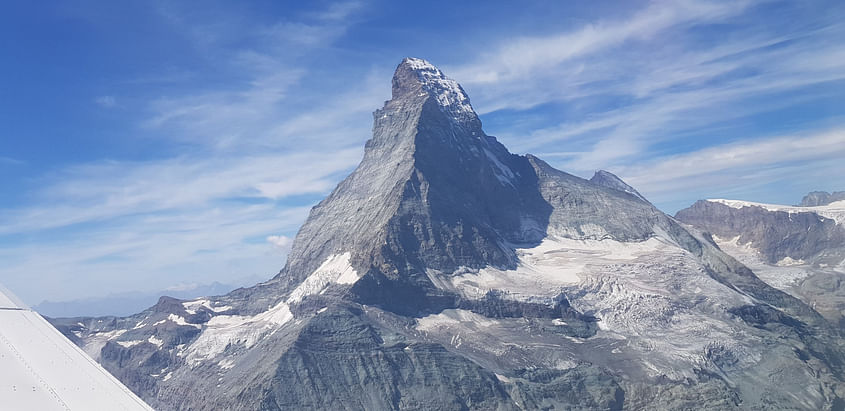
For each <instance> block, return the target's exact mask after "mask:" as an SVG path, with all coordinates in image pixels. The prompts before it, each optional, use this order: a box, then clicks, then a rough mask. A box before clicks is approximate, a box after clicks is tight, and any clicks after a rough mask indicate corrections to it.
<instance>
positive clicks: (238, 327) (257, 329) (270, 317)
mask: <svg viewBox="0 0 845 411" xmlns="http://www.w3.org/2000/svg"><path fill="white" fill-rule="evenodd" d="M292 319H293V314H292V313H291V312H290V308H289V307H288V305H287V304H286V303H285V302H280V303H278V304H276V305H275V306H274V307H272V308H270V309H269V310H267V311H264V312H262V313H259V314H257V315H254V316H241V315H218V316H215V317H212V318H211V319H210V320H209V321H208V323H206V325H205V329H204V330H203V331H202V333H201V334H200V336H199V337H198V338H197V339H196V340H195V341H194V342H193V343H191V345H189V346H188V347H187V348H186V349H185V351H184V353H183V354H182V355H185V356H186V361H187V362H188V364H190V365H192V366H194V365H197V364H199V363H201V362H202V361H204V360H207V359H210V358H213V357H215V356H216V355H218V354H221V353H223V352H224V351H225V350H226V348H227V347H229V346H236V345H242V346H244V347H245V348H250V347H252V346H253V345H255V343H257V342H258V341H259V340H260V339H262V338H264V337H265V336H267V335H268V334H272V333H274V332H276V331H277V330H278V329H279V328H280V327H281V326H282V325H284V324H285V323H287V322H288V321H290V320H292Z"/></svg>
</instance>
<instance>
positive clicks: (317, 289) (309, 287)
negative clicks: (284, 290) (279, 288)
mask: <svg viewBox="0 0 845 411" xmlns="http://www.w3.org/2000/svg"><path fill="white" fill-rule="evenodd" d="M350 257H352V254H351V253H349V252H346V253H343V254H334V255H331V256H330V257H329V258H327V259H326V261H324V262H323V264H321V265H320V266H319V267H317V269H316V270H314V272H313V273H311V275H309V276H308V278H306V279H305V280H304V281H303V282H302V283H301V284H299V286H298V287H296V288H295V289H294V290H293V291H291V293H290V296H289V297H288V299H287V302H288V304H294V303H298V302H300V301H302V299H303V298H304V297H305V296H308V295H313V294H320V293H322V292H323V291H325V289H326V287H327V286H328V285H329V284H332V283H335V284H354V283H355V282H356V281H358V273H357V272H356V271H355V269H354V268H352V265H351V264H350V263H349V258H350Z"/></svg>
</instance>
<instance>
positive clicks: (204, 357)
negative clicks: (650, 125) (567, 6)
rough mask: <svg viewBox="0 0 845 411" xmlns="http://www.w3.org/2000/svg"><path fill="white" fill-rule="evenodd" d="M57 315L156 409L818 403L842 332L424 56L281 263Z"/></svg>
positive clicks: (837, 368)
mask: <svg viewBox="0 0 845 411" xmlns="http://www.w3.org/2000/svg"><path fill="white" fill-rule="evenodd" d="M54 324H56V325H57V327H59V328H60V329H62V330H64V332H65V333H66V334H67V335H69V336H71V337H72V338H74V340H75V341H76V342H77V343H78V344H80V345H81V346H82V347H84V348H85V349H86V350H87V351H88V352H90V353H92V354H93V355H95V356H96V357H97V358H98V360H99V361H100V362H101V363H102V364H103V365H104V366H105V367H106V368H107V369H109V370H110V371H112V372H113V373H115V375H116V376H118V378H120V379H121V380H122V381H124V382H125V383H126V384H127V385H128V386H129V387H131V388H132V389H133V390H135V391H136V392H137V393H139V395H141V396H142V397H143V398H144V399H145V400H147V401H149V402H150V403H151V404H152V405H153V406H155V407H157V408H159V409H294V408H295V409H350V410H357V409H408V410H410V409H444V410H447V409H448V410H452V409H484V410H492V409H498V410H511V409H645V408H648V409H683V408H702V407H708V408H713V409H736V408H750V409H754V408H757V409H774V408H788V409H796V408H798V409H831V408H836V407H840V406H841V405H842V400H841V399H840V398H841V397H842V396H843V395H845V392H843V387H842V379H841V378H842V371H843V370H842V363H841V361H842V358H843V355H842V353H843V350H842V347H841V341H839V340H832V339H830V338H829V337H828V335H829V333H828V328H827V327H828V324H827V323H826V322H825V321H824V320H823V319H822V318H821V317H820V316H819V315H818V314H817V313H816V312H815V311H813V310H812V309H810V308H809V307H807V306H806V305H805V304H804V303H802V302H801V301H799V300H798V299H796V298H794V297H792V296H790V295H788V294H786V293H783V292H781V291H779V290H777V289H774V288H772V287H771V286H769V285H767V284H766V283H764V282H763V281H761V280H760V279H759V278H757V277H756V276H755V275H754V273H752V272H751V271H750V270H749V269H748V268H747V267H745V266H743V265H742V264H740V263H738V262H737V261H736V260H735V259H733V258H732V257H730V256H728V255H727V254H725V253H724V252H722V251H721V250H720V249H719V248H718V247H717V246H716V245H715V244H714V243H713V242H712V241H711V239H710V238H709V237H707V236H705V235H703V234H701V233H699V232H698V231H696V230H691V229H687V228H684V227H683V226H682V225H680V224H679V223H677V222H676V221H675V220H674V219H672V218H671V217H669V216H666V215H665V214H663V213H662V212H660V211H659V210H657V209H656V208H655V207H654V206H652V205H651V204H650V203H649V202H648V201H646V200H645V199H644V198H643V197H642V196H641V195H639V193H637V192H636V190H634V189H633V188H631V187H630V186H628V185H627V184H625V183H624V182H622V180H620V179H619V178H618V177H616V176H613V175H612V174H610V173H606V172H600V173H599V174H597V175H596V176H595V177H594V178H593V179H592V180H585V179H582V178H579V177H576V176H573V175H570V174H567V173H564V172H561V171H558V170H556V169H554V168H552V167H551V166H549V165H548V164H546V163H545V162H543V161H542V160H540V159H538V158H536V157H533V156H530V155H527V156H520V155H514V154H511V153H510V152H508V150H507V149H506V148H505V147H504V146H503V145H502V144H500V143H499V142H498V141H497V140H496V139H495V138H494V137H491V136H488V135H486V134H485V133H484V132H483V130H482V128H481V122H480V120H479V119H478V117H477V115H476V114H475V112H474V111H473V109H472V106H471V104H470V101H469V98H468V97H467V95H466V93H465V92H464V90H463V89H462V88H461V87H460V85H458V83H456V82H455V81H453V80H451V79H449V78H447V77H446V76H445V75H444V74H443V73H442V72H441V71H440V70H439V69H437V68H436V67H434V66H433V65H431V64H430V63H428V62H426V61H424V60H420V59H412V58H408V59H405V60H403V61H402V63H401V64H400V65H399V66H398V67H397V69H396V73H395V75H394V77H393V92H392V98H391V100H389V101H387V102H386V103H385V105H384V107H383V108H381V109H379V110H377V111H376V112H375V113H374V127H373V137H372V139H370V140H369V141H368V142H367V144H366V148H365V154H364V158H363V160H362V161H361V164H360V165H359V166H358V168H356V170H355V171H353V172H352V174H351V175H349V176H348V177H347V178H346V179H345V180H344V181H342V182H341V183H340V184H338V186H337V187H336V188H335V190H334V191H333V192H332V193H331V194H330V195H329V196H328V197H326V199H325V200H323V201H322V202H320V203H319V204H318V205H317V206H315V207H314V208H313V209H312V210H311V213H310V215H309V217H308V219H307V221H306V222H305V224H304V225H303V226H302V228H301V229H300V231H299V233H298V234H297V236H296V239H295V241H294V245H293V248H292V250H291V253H290V255H289V256H288V260H287V263H286V265H285V267H284V268H283V269H282V270H281V272H280V273H279V274H278V275H277V276H275V277H274V278H272V279H270V280H269V281H267V282H264V283H261V284H258V285H256V286H254V287H250V288H244V289H239V290H236V291H234V292H232V293H230V294H227V295H224V296H218V297H210V298H206V299H197V300H191V301H182V300H176V299H171V298H166V297H163V298H162V299H161V300H160V301H159V303H158V304H157V305H156V306H154V307H152V308H150V309H148V310H146V311H144V312H142V313H139V314H137V315H134V316H130V317H125V318H85V319H60V320H54Z"/></svg>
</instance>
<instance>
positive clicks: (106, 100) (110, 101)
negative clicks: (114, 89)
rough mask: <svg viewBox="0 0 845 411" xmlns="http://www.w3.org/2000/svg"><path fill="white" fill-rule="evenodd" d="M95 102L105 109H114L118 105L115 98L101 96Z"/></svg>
mask: <svg viewBox="0 0 845 411" xmlns="http://www.w3.org/2000/svg"><path fill="white" fill-rule="evenodd" d="M94 102H95V103H97V104H99V105H100V106H102V107H105V108H112V107H114V106H116V105H117V100H116V99H115V98H114V96H100V97H97V98H96V99H94Z"/></svg>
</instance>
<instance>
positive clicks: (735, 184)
mask: <svg viewBox="0 0 845 411" xmlns="http://www.w3.org/2000/svg"><path fill="white" fill-rule="evenodd" d="M842 158H845V129H841V128H840V129H834V130H829V131H825V132H819V133H815V134H806V135H805V134H796V135H787V136H778V137H769V138H763V139H758V140H755V141H750V142H748V141H743V142H738V143H730V144H723V145H718V146H713V147H707V148H703V149H701V150H697V151H693V152H688V153H683V154H675V155H670V156H664V157H659V158H655V159H653V160H651V161H646V162H643V163H640V164H636V165H630V166H627V167H619V168H617V169H616V170H615V171H616V172H618V173H619V175H620V176H621V177H622V178H623V179H625V180H626V182H628V183H629V184H631V185H632V186H634V187H637V189H638V190H639V191H641V192H643V193H644V194H645V195H646V197H648V198H649V199H650V200H652V201H673V200H675V199H677V198H678V193H680V192H684V191H686V192H688V193H698V195H699V198H705V197H715V196H717V194H718V193H735V195H738V196H741V197H746V199H748V198H747V196H749V195H751V193H750V191H751V189H752V188H755V187H760V186H765V185H767V184H771V183H772V182H773V181H778V180H785V181H786V182H787V183H788V182H790V180H803V181H800V183H802V184H803V185H805V187H804V190H807V191H809V190H810V189H811V188H810V187H817V188H825V189H828V190H830V189H831V188H828V187H825V186H826V185H829V184H834V185H835V184H837V183H838V184H842V183H843V182H842V181H841V180H838V181H837V179H836V178H833V179H832V180H831V179H830V177H835V176H842V175H845V162H842V161H840V160H841V159H842ZM805 174H810V175H814V176H815V178H814V179H813V180H815V181H812V180H811V181H806V180H804V179H805V178H806V175H805ZM824 175H827V176H828V179H827V180H821V179H816V178H819V177H822V176H824ZM811 184H814V185H811ZM833 188H836V187H833ZM798 200H799V198H797V197H796V198H794V199H793V200H791V201H793V202H795V201H798ZM686 205H689V204H686Z"/></svg>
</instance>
